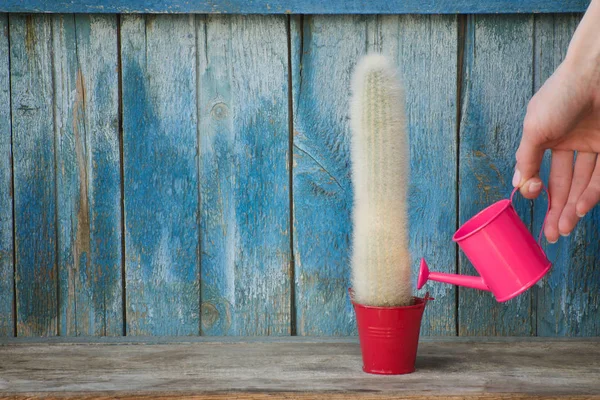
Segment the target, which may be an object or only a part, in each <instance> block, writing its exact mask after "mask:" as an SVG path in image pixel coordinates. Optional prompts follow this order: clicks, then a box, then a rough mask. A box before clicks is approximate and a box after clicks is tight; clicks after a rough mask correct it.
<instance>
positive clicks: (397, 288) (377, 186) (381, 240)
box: [350, 54, 413, 307]
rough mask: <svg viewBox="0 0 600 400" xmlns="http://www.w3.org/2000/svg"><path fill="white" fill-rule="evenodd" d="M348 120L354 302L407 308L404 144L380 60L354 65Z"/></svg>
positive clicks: (397, 95) (390, 75)
mask: <svg viewBox="0 0 600 400" xmlns="http://www.w3.org/2000/svg"><path fill="white" fill-rule="evenodd" d="M350 117H351V118H350V119H351V127H352V145H351V155H352V183H353V188H354V210H353V215H352V220H353V225H354V231H353V238H352V241H353V243H352V286H353V291H354V301H356V302H357V303H360V304H363V305H371V306H381V307H392V306H406V305H410V304H412V302H413V297H412V286H411V271H410V266H411V258H410V252H409V249H408V232H407V230H408V221H407V219H408V218H407V188H408V180H409V141H408V134H407V129H406V121H405V114H404V94H403V90H402V86H401V84H400V81H399V79H398V77H397V75H396V71H395V69H394V68H393V67H392V66H391V64H390V63H389V61H388V60H387V59H386V58H385V57H384V56H382V55H379V54H371V55H367V56H365V57H364V58H363V59H362V60H361V61H360V62H359V64H358V65H357V67H356V69H355V71H354V76H353V79H352V101H351V109H350Z"/></svg>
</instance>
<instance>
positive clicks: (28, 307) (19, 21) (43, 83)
mask: <svg viewBox="0 0 600 400" xmlns="http://www.w3.org/2000/svg"><path fill="white" fill-rule="evenodd" d="M10 37H11V41H10V65H11V71H10V74H11V104H12V132H13V165H14V207H15V213H14V216H15V220H14V224H15V262H16V266H15V267H16V277H15V279H16V290H17V334H18V335H19V336H47V335H56V334H57V333H58V322H57V320H58V300H57V281H58V276H57V273H58V271H57V266H56V261H57V254H56V197H55V196H56V193H55V189H56V187H55V143H54V139H55V135H54V123H53V115H54V111H55V110H54V105H55V103H54V89H53V79H52V75H53V74H52V60H53V58H52V24H51V19H50V17H48V16H42V15H35V16H20V15H19V16H17V15H14V16H13V15H11V17H10Z"/></svg>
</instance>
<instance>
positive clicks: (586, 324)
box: [534, 15, 600, 336]
mask: <svg viewBox="0 0 600 400" xmlns="http://www.w3.org/2000/svg"><path fill="white" fill-rule="evenodd" d="M580 20H581V16H580V15H552V16H550V15H549V16H538V17H536V21H535V23H536V30H535V32H536V36H535V49H536V53H535V55H534V56H535V58H534V60H535V73H534V76H535V90H536V91H537V90H538V89H539V88H540V87H541V85H542V84H543V83H544V81H545V80H546V79H548V78H549V77H550V75H552V73H553V72H554V70H555V69H556V68H557V67H558V66H559V65H560V63H561V62H562V60H563V59H564V57H565V55H566V52H567V48H568V46H569V42H570V40H571V37H572V36H573V32H574V31H575V29H576V28H577V24H578V23H579V21H580ZM549 156H550V154H547V159H546V160H545V162H544V164H543V167H542V178H543V179H544V181H545V182H548V176H549V172H550V163H549V161H550V157H549ZM534 207H535V208H534V211H535V214H534V215H535V224H534V226H535V231H538V230H539V229H541V225H542V222H543V221H544V216H545V214H546V204H545V201H544V200H542V201H536V203H535V204H534ZM599 224H600V210H598V207H596V208H595V209H594V210H592V211H591V212H590V213H589V214H588V215H587V216H586V217H585V218H584V219H583V220H582V221H581V222H580V223H579V224H578V225H577V228H576V229H575V231H574V232H573V233H572V234H571V235H570V236H569V237H568V238H561V239H560V241H559V242H558V243H557V244H546V245H545V246H544V247H545V249H546V252H547V254H548V257H549V258H550V260H552V261H553V263H554V266H553V268H552V270H551V271H550V273H549V274H548V275H547V276H546V278H545V279H544V281H542V284H541V285H540V286H539V287H538V288H537V308H538V311H537V327H538V331H537V333H538V335H540V336H598V335H600V262H599V259H598V255H599V254H600V246H599V243H600V237H599V234H598V226H599Z"/></svg>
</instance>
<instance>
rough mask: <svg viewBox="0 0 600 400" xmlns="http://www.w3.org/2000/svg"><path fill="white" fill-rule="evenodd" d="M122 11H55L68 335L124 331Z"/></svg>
mask: <svg viewBox="0 0 600 400" xmlns="http://www.w3.org/2000/svg"><path fill="white" fill-rule="evenodd" d="M116 22H117V18H116V17H115V16H105V15H91V16H90V15H77V16H74V15H71V14H67V15H62V14H61V15H56V16H53V17H52V24H53V25H52V26H53V28H52V32H53V51H54V63H53V69H54V81H55V88H56V90H55V108H56V112H55V125H56V153H57V155H56V159H57V174H56V186H57V189H56V192H57V203H58V204H59V207H58V208H57V218H58V244H59V246H58V260H59V262H58V270H59V285H58V286H59V288H60V294H59V300H60V304H59V310H60V324H59V326H60V335H121V334H122V333H123V320H122V317H123V311H122V303H123V301H122V290H121V289H122V288H121V286H122V285H121V283H122V281H121V191H120V185H121V180H120V165H119V131H118V130H119V120H118V70H117V57H118V52H117V23H116Z"/></svg>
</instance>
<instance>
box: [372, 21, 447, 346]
mask: <svg viewBox="0 0 600 400" xmlns="http://www.w3.org/2000/svg"><path fill="white" fill-rule="evenodd" d="M370 31H371V30H370ZM456 37H457V20H456V17H454V16H386V17H380V18H378V20H377V24H376V29H375V30H374V31H373V32H372V33H371V35H370V37H369V49H370V50H374V51H378V52H382V53H383V54H387V55H389V56H390V57H392V59H394V60H396V61H397V65H398V70H399V72H400V74H401V78H402V80H403V85H404V90H405V97H406V116H407V123H408V129H409V133H410V149H411V151H410V153H411V158H410V160H411V162H410V168H411V171H410V177H411V178H410V188H409V218H410V224H409V226H410V235H409V236H410V249H411V254H412V257H413V260H412V261H413V266H414V267H413V272H414V273H413V278H414V282H416V278H417V275H418V265H419V261H420V258H421V257H425V258H426V259H427V261H428V263H429V265H430V266H432V268H434V269H435V270H436V271H440V272H450V273H456V268H457V266H456V248H455V247H454V245H453V243H452V240H451V238H452V235H453V234H454V232H455V230H456V228H457V226H456V222H457V212H458V210H457V184H456V180H457V162H458V155H457V153H458V148H457V137H456V136H457V132H456V87H457V73H456V68H457V41H456ZM424 290H427V291H429V292H430V294H431V295H432V296H433V297H434V298H435V301H434V302H431V303H430V304H429V305H428V307H427V312H426V313H425V317H424V320H423V325H422V334H424V335H456V288H455V287H454V286H451V285H441V284H437V283H433V282H432V283H431V284H430V285H428V286H427V287H426V288H425V289H424Z"/></svg>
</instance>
